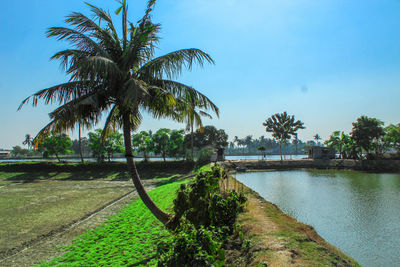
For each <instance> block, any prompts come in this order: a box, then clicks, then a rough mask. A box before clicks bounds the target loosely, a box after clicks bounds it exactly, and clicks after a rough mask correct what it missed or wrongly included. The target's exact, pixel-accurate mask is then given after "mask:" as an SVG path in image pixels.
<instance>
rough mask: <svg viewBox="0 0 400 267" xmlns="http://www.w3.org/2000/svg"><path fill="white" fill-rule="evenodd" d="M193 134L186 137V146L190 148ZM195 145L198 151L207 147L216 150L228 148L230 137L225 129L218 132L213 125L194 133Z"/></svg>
mask: <svg viewBox="0 0 400 267" xmlns="http://www.w3.org/2000/svg"><path fill="white" fill-rule="evenodd" d="M190 143H191V134H187V135H186V136H185V146H186V147H188V148H189V147H190ZM193 145H194V147H195V148H197V149H202V148H204V147H207V146H211V147H214V148H225V147H227V146H228V135H227V134H226V133H225V131H224V130H223V129H219V130H217V128H215V127H214V126H212V125H207V126H204V127H203V128H201V129H197V130H196V131H195V132H194V133H193Z"/></svg>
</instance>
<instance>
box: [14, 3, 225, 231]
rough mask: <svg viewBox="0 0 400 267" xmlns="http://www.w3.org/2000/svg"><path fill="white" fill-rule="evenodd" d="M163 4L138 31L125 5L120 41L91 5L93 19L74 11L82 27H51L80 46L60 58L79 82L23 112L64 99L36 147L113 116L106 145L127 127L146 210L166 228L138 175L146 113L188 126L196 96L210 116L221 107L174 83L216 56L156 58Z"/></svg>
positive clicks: (196, 53) (188, 52)
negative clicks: (138, 141) (136, 139)
mask: <svg viewBox="0 0 400 267" xmlns="http://www.w3.org/2000/svg"><path fill="white" fill-rule="evenodd" d="M155 2H156V1H155V0H149V1H148V4H147V10H146V12H145V15H144V17H143V18H142V19H141V20H140V21H139V22H138V24H137V25H134V24H132V23H128V20H127V10H128V6H127V4H126V0H121V1H120V2H119V3H120V4H121V6H120V7H119V8H118V9H117V11H116V14H117V15H119V14H121V12H122V30H121V31H120V32H122V38H120V37H119V36H118V33H119V31H117V30H116V28H115V26H114V23H113V21H112V19H111V16H110V14H109V13H108V12H106V11H104V10H102V9H100V8H97V7H95V6H92V5H89V4H88V6H89V7H90V9H91V12H92V13H93V19H90V18H88V17H86V16H85V15H83V14H81V13H76V12H74V13H72V14H71V15H69V16H68V17H67V19H66V23H68V24H70V25H71V26H73V27H74V29H69V28H64V27H52V28H50V29H49V30H48V32H47V34H48V37H56V38H57V39H58V40H67V41H69V42H70V43H71V45H72V46H73V49H67V50H63V51H60V52H58V53H56V54H55V55H54V56H53V57H52V59H59V60H61V66H62V67H63V68H64V69H65V70H66V73H67V74H68V75H70V76H71V79H70V81H69V82H67V83H64V84H60V85H56V86H54V87H51V88H47V89H43V90H41V91H39V92H37V93H35V94H34V95H32V96H30V97H28V98H27V99H25V100H24V101H23V102H22V103H21V106H22V105H24V104H26V103H27V102H28V101H29V99H31V98H32V102H33V105H34V106H36V105H37V102H38V100H41V99H42V100H44V102H45V103H46V104H49V103H52V102H54V101H56V102H58V103H59V104H60V105H61V106H60V107H58V108H57V109H55V110H54V111H53V112H51V113H50V118H51V120H52V121H51V122H50V123H49V124H48V125H47V126H45V127H44V128H43V129H42V130H41V131H40V132H39V134H38V135H37V136H36V138H35V141H36V143H38V142H40V141H41V139H42V137H43V136H46V135H48V134H49V133H53V132H63V131H66V130H68V129H73V128H75V127H76V126H77V125H78V124H81V125H82V126H83V127H86V128H88V127H91V126H92V125H95V124H96V123H98V122H99V121H100V119H101V116H102V115H103V114H104V113H107V114H108V115H107V119H106V122H105V126H104V131H103V136H102V139H103V140H104V139H105V136H106V135H107V134H108V133H109V132H110V131H111V130H112V129H113V128H122V129H123V134H124V140H125V153H126V160H127V164H128V170H129V172H130V174H131V177H132V182H133V184H134V186H135V188H136V190H137V192H138V194H139V196H140V198H141V199H142V200H143V202H144V203H145V205H146V206H147V207H148V208H149V209H150V211H151V212H152V213H153V214H154V215H155V216H156V217H157V218H158V220H160V221H161V222H162V223H164V224H166V223H167V222H168V221H169V219H170V217H171V216H170V215H169V214H167V213H165V212H164V211H162V210H161V209H160V208H159V207H158V206H157V205H156V204H155V203H154V202H153V201H152V200H151V198H150V197H149V195H148V194H147V192H146V190H145V189H144V187H143V184H142V182H141V179H140V177H139V174H138V172H137V169H136V165H135V162H134V160H133V149H132V141H131V140H132V138H131V131H132V130H133V131H134V130H136V129H137V128H138V126H139V125H140V123H141V121H142V112H143V111H144V112H147V113H149V114H150V115H152V116H153V117H154V118H172V119H174V120H177V121H180V122H182V121H183V119H184V118H183V117H182V114H183V113H184V108H185V107H187V105H184V104H183V103H185V102H186V100H187V99H186V96H188V95H190V96H191V98H192V99H195V100H196V103H197V106H201V107H202V108H203V109H205V110H207V109H211V110H213V111H218V108H217V107H216V106H215V105H214V104H213V103H212V102H211V101H210V100H209V99H208V98H207V97H206V96H205V95H203V94H201V93H200V92H198V91H196V90H195V89H193V88H192V87H190V86H187V85H185V84H182V83H179V82H176V81H173V80H172V79H174V78H175V77H177V76H178V75H179V74H180V73H181V71H182V69H183V68H187V69H189V70H190V69H191V68H192V66H193V65H194V64H196V63H198V64H199V65H200V66H203V64H204V62H208V63H214V61H213V60H212V59H211V57H210V56H209V55H208V54H206V53H204V52H203V51H201V50H198V49H183V50H178V51H175V52H171V53H169V54H166V55H164V56H160V57H157V58H155V57H154V52H155V51H154V49H155V48H156V45H157V43H158V41H159V37H158V36H157V34H158V31H159V29H160V25H159V24H154V23H153V22H152V21H151V16H150V15H151V12H152V9H153V7H154V5H155ZM164 77H166V78H164ZM21 106H20V108H21Z"/></svg>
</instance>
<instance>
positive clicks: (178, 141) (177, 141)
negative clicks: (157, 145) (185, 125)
mask: <svg viewBox="0 0 400 267" xmlns="http://www.w3.org/2000/svg"><path fill="white" fill-rule="evenodd" d="M184 139H185V138H184V131H183V130H172V131H171V132H170V136H169V142H168V149H167V153H168V156H170V157H173V158H179V157H182V156H184V155H185V148H184V146H183V144H184Z"/></svg>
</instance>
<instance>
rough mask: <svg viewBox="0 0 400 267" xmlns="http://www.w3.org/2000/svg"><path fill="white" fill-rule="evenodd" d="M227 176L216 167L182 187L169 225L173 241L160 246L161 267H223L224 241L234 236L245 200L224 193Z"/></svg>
mask: <svg viewBox="0 0 400 267" xmlns="http://www.w3.org/2000/svg"><path fill="white" fill-rule="evenodd" d="M226 179H228V176H227V173H226V172H225V171H224V170H223V169H222V168H220V167H218V166H214V167H212V168H211V170H210V171H207V172H201V173H199V174H198V175H197V176H196V177H195V179H194V181H193V182H192V183H190V184H189V185H184V184H182V185H181V188H180V190H179V191H178V195H177V198H176V199H175V200H174V211H175V216H174V218H173V220H172V221H171V222H170V223H169V224H168V227H169V228H171V229H172V230H173V231H174V232H175V235H174V239H173V240H172V241H171V240H170V241H169V242H164V243H161V244H160V246H159V265H160V266H211V265H214V266H220V265H223V262H224V252H223V249H222V244H223V242H224V241H225V240H226V239H227V238H228V237H229V236H230V235H231V234H232V233H233V230H234V227H235V223H236V218H237V216H238V214H239V212H240V211H241V209H242V205H243V204H244V202H245V201H246V198H245V197H244V196H243V195H242V194H238V193H237V192H236V191H230V190H229V189H228V190H226V191H224V190H225V188H221V187H220V185H221V183H224V182H225V181H226Z"/></svg>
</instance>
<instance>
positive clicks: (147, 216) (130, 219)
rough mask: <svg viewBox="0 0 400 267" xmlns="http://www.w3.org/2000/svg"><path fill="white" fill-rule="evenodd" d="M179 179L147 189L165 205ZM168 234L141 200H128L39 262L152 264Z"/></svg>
mask: <svg viewBox="0 0 400 267" xmlns="http://www.w3.org/2000/svg"><path fill="white" fill-rule="evenodd" d="M182 183H183V182H182V181H180V182H173V183H168V184H166V185H163V186H160V187H158V188H156V189H154V190H153V191H151V192H150V193H149V195H150V196H151V197H152V199H154V201H155V202H156V203H157V205H158V206H159V207H160V208H162V209H164V210H165V209H168V208H170V207H171V205H172V201H173V199H174V197H175V196H176V194H175V191H176V190H177V189H178V188H179V186H180V185H181V184H182ZM171 238H172V237H171V234H170V233H169V232H168V231H167V230H166V228H165V227H164V226H163V225H162V224H161V223H160V222H159V221H158V220H157V219H156V218H155V217H154V216H153V215H152V214H151V212H150V211H149V210H148V209H147V208H146V206H145V205H144V204H143V202H142V201H141V200H137V201H135V202H133V203H132V204H130V205H129V206H128V207H127V208H125V209H124V210H122V211H120V212H119V213H118V215H116V216H114V217H112V218H111V219H110V220H109V221H108V222H107V223H106V224H105V225H104V226H102V227H100V228H97V229H95V230H93V231H89V232H87V233H86V234H84V235H82V236H81V237H80V238H78V239H76V241H75V242H74V243H73V244H72V245H70V246H67V247H65V249H66V250H67V252H66V253H65V254H64V255H63V256H61V257H57V258H55V259H54V260H52V261H50V262H49V263H47V264H43V266H54V265H56V264H61V265H64V266H128V265H135V264H136V265H140V263H141V264H142V265H145V264H146V262H147V261H150V264H156V262H155V260H154V259H153V258H154V256H155V254H156V252H157V243H158V242H159V241H160V240H165V241H168V240H171Z"/></svg>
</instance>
